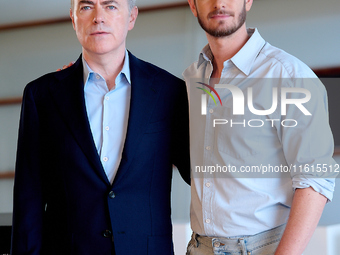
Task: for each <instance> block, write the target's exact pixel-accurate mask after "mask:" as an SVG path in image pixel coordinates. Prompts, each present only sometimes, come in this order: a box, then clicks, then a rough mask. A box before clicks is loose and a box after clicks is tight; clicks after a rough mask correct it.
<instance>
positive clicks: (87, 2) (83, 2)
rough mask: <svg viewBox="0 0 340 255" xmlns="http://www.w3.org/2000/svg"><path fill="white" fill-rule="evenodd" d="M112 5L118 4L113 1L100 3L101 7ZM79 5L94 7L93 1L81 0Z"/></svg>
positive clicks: (108, 0)
mask: <svg viewBox="0 0 340 255" xmlns="http://www.w3.org/2000/svg"><path fill="white" fill-rule="evenodd" d="M112 3H115V4H118V2H117V1H115V0H107V1H104V2H102V3H101V4H102V5H107V4H112ZM79 4H89V5H94V2H93V1H90V0H81V1H79Z"/></svg>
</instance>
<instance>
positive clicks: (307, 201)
mask: <svg viewBox="0 0 340 255" xmlns="http://www.w3.org/2000/svg"><path fill="white" fill-rule="evenodd" d="M326 202H327V198H326V197H324V196H323V195H321V194H319V193H318V192H316V191H314V190H313V188H311V187H309V188H305V189H296V191H295V195H294V198H293V204H292V207H291V211H290V215H289V219H288V223H287V227H286V230H285V231H284V233H283V236H282V239H281V242H280V244H279V246H278V248H277V250H276V252H275V255H295V254H296V255H301V254H302V252H303V251H304V249H305V248H306V246H307V244H308V242H309V240H310V238H311V237H312V235H313V233H314V230H315V228H316V226H317V224H318V222H319V219H320V217H321V214H322V211H323V208H324V206H325V204H326Z"/></svg>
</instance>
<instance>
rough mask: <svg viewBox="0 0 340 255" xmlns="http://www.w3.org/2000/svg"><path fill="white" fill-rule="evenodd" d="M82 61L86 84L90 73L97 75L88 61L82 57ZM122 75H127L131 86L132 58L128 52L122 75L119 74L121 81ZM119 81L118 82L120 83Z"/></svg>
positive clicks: (118, 77)
mask: <svg viewBox="0 0 340 255" xmlns="http://www.w3.org/2000/svg"><path fill="white" fill-rule="evenodd" d="M82 61H83V71H84V84H86V81H87V79H88V78H89V74H90V73H95V72H94V71H93V70H92V69H91V68H90V66H89V65H88V64H87V62H86V60H85V59H84V56H83V57H82ZM120 74H123V75H125V78H126V80H127V81H128V82H129V83H130V84H131V77H130V58H129V53H128V51H127V50H125V58H124V64H123V68H122V70H121V71H120V73H119V74H118V76H117V78H116V81H117V79H119V80H120V79H121V78H120V76H121V75H120ZM119 80H118V82H119Z"/></svg>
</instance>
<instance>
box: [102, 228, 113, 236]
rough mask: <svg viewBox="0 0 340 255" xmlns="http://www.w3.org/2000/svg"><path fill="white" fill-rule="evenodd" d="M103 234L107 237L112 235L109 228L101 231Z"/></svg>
mask: <svg viewBox="0 0 340 255" xmlns="http://www.w3.org/2000/svg"><path fill="white" fill-rule="evenodd" d="M103 236H104V237H105V238H109V237H111V236H112V232H111V231H110V230H105V231H104V232H103Z"/></svg>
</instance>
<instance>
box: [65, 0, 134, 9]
mask: <svg viewBox="0 0 340 255" xmlns="http://www.w3.org/2000/svg"><path fill="white" fill-rule="evenodd" d="M128 1H129V11H131V10H132V8H133V7H135V6H136V0H128ZM73 8H74V0H71V9H72V10H73Z"/></svg>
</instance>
